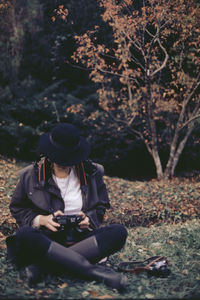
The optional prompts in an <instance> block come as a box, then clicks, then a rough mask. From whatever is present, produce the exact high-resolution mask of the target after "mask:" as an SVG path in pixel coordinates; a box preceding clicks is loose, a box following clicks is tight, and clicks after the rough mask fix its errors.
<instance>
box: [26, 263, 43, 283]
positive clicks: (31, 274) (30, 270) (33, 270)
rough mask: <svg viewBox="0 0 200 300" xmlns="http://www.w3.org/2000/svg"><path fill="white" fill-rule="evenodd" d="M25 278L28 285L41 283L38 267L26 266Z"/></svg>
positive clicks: (40, 272) (40, 273) (40, 271)
mask: <svg viewBox="0 0 200 300" xmlns="http://www.w3.org/2000/svg"><path fill="white" fill-rule="evenodd" d="M25 272H26V276H27V278H28V283H29V285H34V284H36V283H38V282H39V281H41V279H42V270H41V269H40V267H39V266H36V265H34V264H32V265H28V266H27V267H26V268H25Z"/></svg>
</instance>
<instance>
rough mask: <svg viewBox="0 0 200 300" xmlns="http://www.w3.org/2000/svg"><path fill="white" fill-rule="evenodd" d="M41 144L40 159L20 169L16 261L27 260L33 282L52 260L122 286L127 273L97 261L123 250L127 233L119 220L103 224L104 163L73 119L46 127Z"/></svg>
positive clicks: (60, 266)
mask: <svg viewBox="0 0 200 300" xmlns="http://www.w3.org/2000/svg"><path fill="white" fill-rule="evenodd" d="M38 149H39V151H40V153H41V155H42V158H41V160H40V161H39V162H36V163H35V164H34V165H30V166H28V167H26V168H25V169H23V170H22V171H21V172H20V180H19V182H18V184H17V187H16V189H15V192H14V194H13V197H12V200H11V203H10V211H11V213H12V215H13V217H14V218H15V219H16V222H17V224H18V225H19V229H18V231H17V233H16V235H15V248H16V251H15V252H16V253H15V261H16V263H17V264H18V265H20V266H23V265H26V266H28V267H27V275H28V277H29V281H30V282H36V281H37V280H38V277H39V276H38V275H39V268H42V267H43V269H44V268H47V266H48V268H49V269H50V271H52V270H54V269H55V268H56V269H57V270H59V272H62V273H65V272H70V273H73V274H75V275H76V276H80V277H81V278H85V279H91V280H97V281H101V282H104V283H105V284H107V285H108V286H111V287H112V288H116V289H118V290H123V289H124V288H125V285H126V277H125V276H124V275H123V274H120V273H117V272H115V271H114V270H112V269H110V268H109V269H108V268H107V267H104V266H102V265H100V264H97V263H98V262H99V261H100V260H101V259H103V258H105V257H107V256H109V255H111V254H113V253H115V252H116V251H118V250H120V249H121V248H122V247H123V246H124V244H125V241H126V238H127V231H126V229H125V228H124V227H123V226H122V225H120V224H112V225H108V226H105V227H100V225H101V223H102V221H103V217H104V213H105V211H106V209H108V208H109V207H110V204H109V199H108V195H107V191H106V186H105V184H104V183H103V179H102V176H103V167H102V166H100V165H98V164H95V163H93V162H91V161H90V160H88V157H89V154H90V146H89V144H88V143H87V141H86V139H85V138H83V137H82V136H80V134H79V131H78V129H77V128H76V127H74V126H73V125H71V124H67V123H60V124H58V125H56V126H55V127H54V128H53V129H52V131H51V132H49V133H44V134H43V135H42V136H41V137H40V139H39V144H38ZM63 222H64V223H65V224H60V223H63ZM7 244H8V246H9V243H7ZM8 248H9V247H8Z"/></svg>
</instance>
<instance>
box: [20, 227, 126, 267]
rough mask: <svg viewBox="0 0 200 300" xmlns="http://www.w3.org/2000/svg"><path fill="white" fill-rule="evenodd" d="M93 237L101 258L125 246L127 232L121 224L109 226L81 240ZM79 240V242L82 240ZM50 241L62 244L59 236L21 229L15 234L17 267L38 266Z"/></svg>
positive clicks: (37, 230)
mask: <svg viewBox="0 0 200 300" xmlns="http://www.w3.org/2000/svg"><path fill="white" fill-rule="evenodd" d="M92 235H95V237H96V240H97V243H98V249H99V252H100V254H101V257H106V256H109V255H111V254H113V253H115V252H117V251H119V250H120V249H121V248H122V247H123V246H124V244H125V242H126V238H127V231H126V229H125V227H124V226H122V225H121V224H111V225H108V226H105V227H102V228H99V229H95V230H93V231H87V232H86V233H84V235H83V237H82V239H86V238H88V237H90V236H92ZM82 239H80V240H82ZM52 241H56V242H58V243H62V241H61V238H60V236H59V234H57V233H53V232H45V231H43V230H40V229H34V228H32V227H22V228H20V229H19V230H18V232H17V233H16V248H17V260H18V264H19V265H29V264H34V263H35V264H38V263H39V264H40V263H41V262H42V261H43V260H44V257H45V255H46V253H47V251H48V249H49V246H50V244H51V242H52Z"/></svg>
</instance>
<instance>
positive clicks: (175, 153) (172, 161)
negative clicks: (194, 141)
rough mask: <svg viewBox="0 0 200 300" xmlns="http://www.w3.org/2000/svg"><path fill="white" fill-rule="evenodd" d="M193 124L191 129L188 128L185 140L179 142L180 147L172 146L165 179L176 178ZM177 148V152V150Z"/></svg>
mask: <svg viewBox="0 0 200 300" xmlns="http://www.w3.org/2000/svg"><path fill="white" fill-rule="evenodd" d="M193 128H194V127H193V124H190V127H189V128H188V130H187V132H186V134H185V136H184V138H183V139H182V140H181V141H180V142H179V145H177V144H176V145H174V144H173V145H171V150H170V156H169V160H168V163H167V166H166V168H165V171H164V175H163V178H165V179H168V178H171V177H172V176H174V172H175V168H176V166H177V163H178V161H179V158H180V155H181V153H182V152H183V149H184V147H185V144H186V143H187V140H188V138H189V136H190V134H191V132H192V130H193ZM175 146H176V150H175Z"/></svg>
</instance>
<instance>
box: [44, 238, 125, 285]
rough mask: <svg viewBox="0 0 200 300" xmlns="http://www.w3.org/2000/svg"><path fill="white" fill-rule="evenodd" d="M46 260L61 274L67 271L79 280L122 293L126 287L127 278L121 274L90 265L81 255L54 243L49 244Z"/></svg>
mask: <svg viewBox="0 0 200 300" xmlns="http://www.w3.org/2000/svg"><path fill="white" fill-rule="evenodd" d="M46 259H47V261H49V262H51V263H53V264H54V265H56V266H57V267H59V268H60V270H62V271H63V272H67V271H68V272H71V273H73V274H75V275H76V276H77V275H78V276H80V277H81V278H85V279H90V280H97V281H100V282H103V283H105V284H106V285H108V286H110V287H112V288H115V289H118V290H119V291H123V290H124V289H125V287H126V282H127V278H126V276H124V275H123V274H120V273H117V272H115V271H114V270H111V269H109V268H106V267H102V266H99V265H92V264H91V263H90V262H89V261H88V260H87V259H86V258H85V257H84V256H83V255H80V254H79V253H77V252H75V251H73V250H72V249H71V248H66V247H64V246H62V245H60V244H58V243H56V242H51V244H50V247H49V250H48V252H47V254H46Z"/></svg>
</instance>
